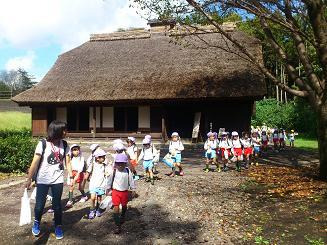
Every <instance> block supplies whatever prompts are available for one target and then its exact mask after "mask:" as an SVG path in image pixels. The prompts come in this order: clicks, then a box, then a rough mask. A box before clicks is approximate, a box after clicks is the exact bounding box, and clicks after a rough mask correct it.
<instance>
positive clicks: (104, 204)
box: [99, 196, 112, 209]
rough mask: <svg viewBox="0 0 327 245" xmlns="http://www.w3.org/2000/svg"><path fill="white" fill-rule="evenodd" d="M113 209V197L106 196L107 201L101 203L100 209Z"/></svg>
mask: <svg viewBox="0 0 327 245" xmlns="http://www.w3.org/2000/svg"><path fill="white" fill-rule="evenodd" d="M111 207H112V197H111V196H106V198H105V199H103V200H102V202H101V203H100V206H99V208H101V209H107V208H111Z"/></svg>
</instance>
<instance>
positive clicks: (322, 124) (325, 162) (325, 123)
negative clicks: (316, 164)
mask: <svg viewBox="0 0 327 245" xmlns="http://www.w3.org/2000/svg"><path fill="white" fill-rule="evenodd" d="M317 116H318V120H317V121H318V147H319V158H320V177H321V178H322V179H325V180H326V179H327V102H325V103H324V104H323V105H322V106H321V107H320V109H319V111H318V115H317Z"/></svg>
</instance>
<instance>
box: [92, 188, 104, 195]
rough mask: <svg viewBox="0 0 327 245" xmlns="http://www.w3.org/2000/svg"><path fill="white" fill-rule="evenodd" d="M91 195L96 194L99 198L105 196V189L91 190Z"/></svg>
mask: <svg viewBox="0 0 327 245" xmlns="http://www.w3.org/2000/svg"><path fill="white" fill-rule="evenodd" d="M90 194H96V195H97V196H103V195H104V194H105V189H104V188H99V187H98V188H95V189H92V190H90Z"/></svg>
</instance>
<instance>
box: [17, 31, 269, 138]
mask: <svg viewBox="0 0 327 245" xmlns="http://www.w3.org/2000/svg"><path fill="white" fill-rule="evenodd" d="M158 29H159V30H158ZM162 29H163V28H162V27H159V28H158V27H153V28H152V29H151V30H150V31H143V30H142V31H126V32H117V33H111V34H96V35H91V38H90V41H88V42H86V43H84V44H82V45H81V46H79V47H77V48H74V49H72V50H70V51H68V52H66V53H64V54H62V55H60V56H59V57H58V59H57V61H56V63H55V64H54V66H53V67H52V68H51V69H50V71H49V72H48V73H47V74H46V76H45V77H44V78H43V79H42V81H41V82H40V83H39V84H38V85H37V86H36V87H34V88H32V89H29V90H27V91H25V92H23V93H21V94H19V95H17V96H15V97H14V98H13V100H14V101H16V102H17V103H18V104H19V105H24V106H26V105H28V106H30V107H32V110H33V134H34V135H40V134H44V133H45V132H46V127H47V124H48V123H49V122H50V121H51V120H53V119H55V118H57V119H61V120H65V121H67V123H68V128H69V131H70V133H71V136H77V135H78V136H81V135H82V136H85V137H87V136H97V137H102V136H105V137H111V136H113V137H114V136H122V135H124V133H128V134H136V135H137V134H139V135H142V134H143V133H152V134H153V136H157V137H161V136H162V135H164V136H165V135H166V133H167V131H168V133H170V131H174V130H177V131H180V132H181V133H182V136H184V137H190V135H191V133H192V128H193V124H194V113H195V112H202V117H201V124H200V125H201V132H205V131H206V130H208V127H209V124H210V123H211V124H212V125H213V127H214V128H219V127H225V128H229V127H230V126H231V127H235V128H237V129H238V130H245V129H247V128H248V127H249V120H250V116H251V110H252V105H253V101H254V100H255V99H258V98H261V97H262V96H263V95H264V94H265V93H266V87H265V83H264V80H263V77H262V75H261V74H260V72H259V71H258V70H257V69H256V68H255V67H253V65H251V64H250V63H249V62H248V61H246V60H245V59H244V58H242V57H241V56H240V55H239V54H237V53H235V50H234V48H233V47H232V45H231V44H230V43H228V42H227V41H226V40H225V39H224V38H222V36H221V35H220V34H218V33H212V32H209V33H206V34H204V33H201V34H197V35H186V36H185V35H184V34H185V32H184V31H183V32H182V33H181V32H179V31H176V30H175V31H173V32H170V33H169V32H163V30H162ZM233 35H235V37H236V38H237V39H239V40H240V41H241V42H242V43H245V44H246V46H247V47H248V49H249V50H250V51H251V52H253V53H255V54H256V55H258V56H262V54H261V45H260V43H259V42H258V40H256V39H254V38H250V37H249V36H247V35H245V34H244V33H242V32H237V31H235V32H233ZM172 36H175V37H177V39H176V38H174V37H172ZM176 40H177V42H178V44H174V43H173V42H174V41H176ZM208 44H209V47H208ZM217 46H219V47H222V48H223V49H225V50H227V49H230V50H231V51H232V52H234V53H231V52H226V51H224V50H222V49H218V48H217ZM194 102H197V103H196V104H194ZM234 107H237V108H239V109H238V110H239V112H236V114H239V119H242V120H241V121H243V122H237V124H236V123H235V122H229V121H230V119H228V120H227V119H226V120H227V121H226V120H225V121H222V119H219V118H222V117H224V116H223V115H221V114H220V112H224V111H226V112H225V113H227V114H225V116H227V117H229V114H230V110H232V111H235V110H234V109H235V108H234ZM210 108H211V109H210ZM244 111H246V113H244ZM179 112H184V113H185V115H184V116H183V118H184V119H183V118H180V117H181V116H180V113H179ZM243 114H244V115H243ZM232 117H235V118H236V117H238V116H237V115H234V116H232ZM239 119H236V120H237V121H240V120H239ZM95 134H96V135H95Z"/></svg>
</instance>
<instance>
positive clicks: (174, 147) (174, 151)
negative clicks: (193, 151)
mask: <svg viewBox="0 0 327 245" xmlns="http://www.w3.org/2000/svg"><path fill="white" fill-rule="evenodd" d="M183 150H184V146H183V143H182V141H181V139H180V137H179V134H178V133H177V132H173V133H172V134H171V141H170V142H169V153H170V154H171V158H172V160H173V162H174V166H177V167H178V168H179V175H180V176H184V172H183V168H182V151H183ZM170 176H172V177H173V176H175V167H173V169H172V173H171V174H170Z"/></svg>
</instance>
